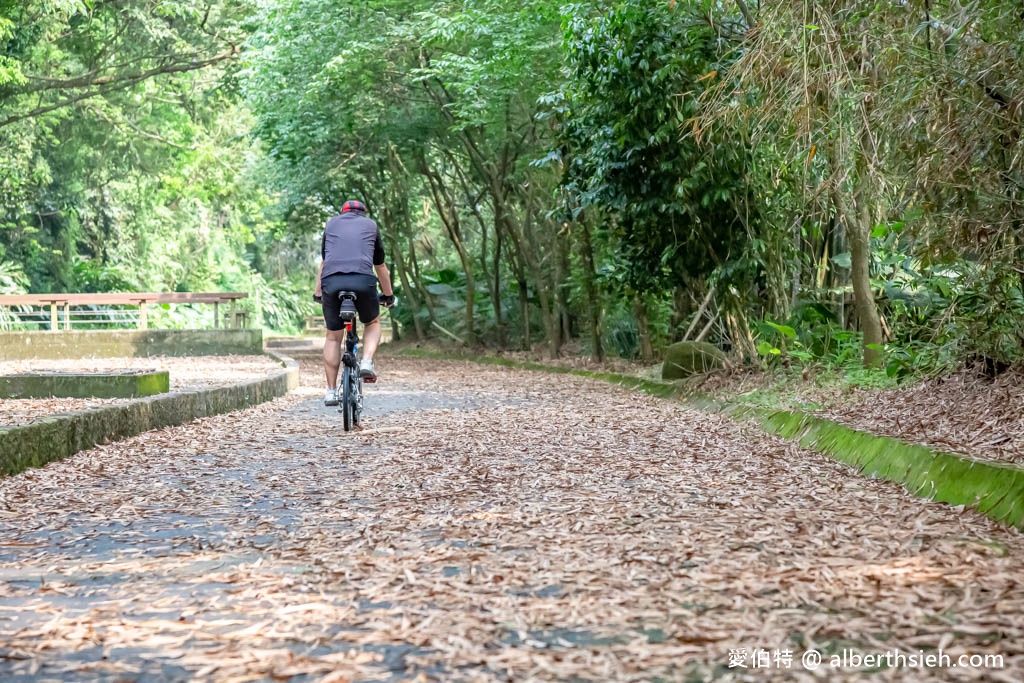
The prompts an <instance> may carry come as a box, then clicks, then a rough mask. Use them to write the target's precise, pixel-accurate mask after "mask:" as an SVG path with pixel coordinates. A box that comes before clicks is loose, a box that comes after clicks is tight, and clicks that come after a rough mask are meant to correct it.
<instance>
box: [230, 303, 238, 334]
mask: <svg viewBox="0 0 1024 683" xmlns="http://www.w3.org/2000/svg"><path fill="white" fill-rule="evenodd" d="M236 327H238V316H237V314H236V313H235V300H234V299H232V300H231V328H232V329H234V328H236Z"/></svg>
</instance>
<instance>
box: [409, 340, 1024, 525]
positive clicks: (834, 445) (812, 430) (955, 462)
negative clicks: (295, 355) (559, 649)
mask: <svg viewBox="0 0 1024 683" xmlns="http://www.w3.org/2000/svg"><path fill="white" fill-rule="evenodd" d="M403 353H404V355H408V356H417V357H424V358H444V359H449V360H466V361H472V362H475V363H483V364H487V365H501V366H505V367H511V368H519V369H523V370H535V371H540V372H550V373H557V374H570V375H576V376H579V377H589V378H592V379H599V380H603V381H605V382H610V383H612V384H616V385H618V386H624V387H629V388H631V389H637V390H639V391H643V392H645V393H648V394H652V395H654V396H659V397H661V398H673V399H677V400H680V401H684V402H686V403H687V404H688V405H691V406H693V407H695V408H699V409H701V410H704V411H707V412H714V413H719V414H722V415H726V416H728V417H730V418H733V419H736V420H749V421H753V422H755V423H756V424H757V425H759V426H760V427H761V428H762V429H764V430H765V431H767V432H770V433H772V434H776V435H778V436H781V437H783V438H786V439H792V440H794V441H798V442H799V443H800V445H802V446H804V447H806V448H810V449H813V450H816V451H819V452H821V453H825V454H827V455H829V456H831V457H833V458H835V459H836V460H839V461H841V462H844V463H846V464H848V465H851V466H853V467H855V468H857V470H858V471H859V472H860V473H861V474H864V475H866V476H870V477H877V478H879V479H885V480H888V481H893V482H897V483H900V484H902V485H903V486H905V487H906V489H907V490H908V491H910V492H911V493H913V494H915V495H917V496H920V497H922V498H927V499H929V500H935V501H939V502H943V503H949V504H950V505H962V506H964V507H968V508H973V509H976V510H978V511H980V512H982V513H984V514H985V515H987V516H989V517H991V518H992V519H995V520H997V521H999V522H1003V523H1005V524H1009V525H1011V526H1015V527H1018V528H1024V469H1021V468H1018V467H1014V466H1012V465H1001V464H997V463H991V462H985V461H980V460H973V459H971V458H968V457H966V456H962V455H955V454H953V453H944V452H942V451H936V450H932V449H930V448H926V447H925V446H919V445H915V444H908V443H904V442H902V441H899V440H898V439H893V438H890V437H885V436H876V435H874V434H870V433H868V432H863V431H860V430H856V429H852V428H850V427H846V426H844V425H841V424H838V423H836V422H832V421H830V420H826V419H824V418H820V417H816V416H813V415H808V414H806V413H800V412H796V411H788V410H771V409H768V408H761V407H757V406H750V405H745V404H741V403H725V402H721V401H716V400H714V399H711V398H708V397H706V396H700V395H693V394H688V393H686V392H684V391H683V390H682V389H681V388H680V387H678V386H676V385H674V384H670V383H668V382H658V381H654V380H646V379H642V378H639V377H632V376H629V375H620V374H617V373H611V372H590V371H587V370H576V369H573V368H560V367H555V366H550V365H543V364H541V363H529V362H522V361H514V360H509V359H507V358H496V357H493V356H458V355H450V354H437V353H431V352H427V351H419V350H412V349H410V350H406V351H405V352H403Z"/></svg>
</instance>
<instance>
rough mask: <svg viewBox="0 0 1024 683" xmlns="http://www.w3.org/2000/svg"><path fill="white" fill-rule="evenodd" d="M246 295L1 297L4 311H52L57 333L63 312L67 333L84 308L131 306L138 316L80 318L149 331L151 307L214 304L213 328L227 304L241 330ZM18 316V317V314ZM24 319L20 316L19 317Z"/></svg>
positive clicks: (104, 313)
mask: <svg viewBox="0 0 1024 683" xmlns="http://www.w3.org/2000/svg"><path fill="white" fill-rule="evenodd" d="M248 297H249V295H248V294H246V293H245V292H125V293H121V292H118V293H104V294H72V293H61V294H14V295H7V296H0V308H7V309H18V308H29V309H32V308H40V309H43V310H45V309H47V308H49V309H50V329H51V330H53V331H57V330H59V329H61V326H60V324H59V323H60V318H61V316H60V315H59V312H60V311H63V314H64V315H63V322H64V325H63V329H65V330H70V329H71V318H72V315H71V313H72V312H71V308H72V307H83V306H99V307H113V306H130V307H134V308H136V309H137V315H134V316H133V315H131V314H130V313H129V312H128V311H125V310H124V309H115V308H107V309H102V308H101V309H99V310H91V311H86V312H85V314H84V315H80V316H79V317H80V318H85V319H86V320H87V321H88V322H89V323H92V324H99V323H115V324H117V323H124V322H134V323H135V324H136V326H137V327H138V328H139V329H140V330H145V329H148V327H149V317H148V310H147V307H148V306H150V305H160V304H213V326H214V327H215V328H216V327H220V322H221V315H220V305H221V304H227V305H228V306H230V311H229V312H228V313H227V314H226V316H225V320H224V323H225V326H226V327H230V328H239V327H242V326H243V325H244V324H247V323H248V313H247V312H244V311H239V310H238V309H237V304H238V301H239V299H246V298H248ZM16 315H17V314H16ZM18 317H19V318H20V315H19V316H18Z"/></svg>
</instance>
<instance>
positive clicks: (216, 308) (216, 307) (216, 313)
mask: <svg viewBox="0 0 1024 683" xmlns="http://www.w3.org/2000/svg"><path fill="white" fill-rule="evenodd" d="M218 327H220V302H219V301H214V302H213V329H217V328H218Z"/></svg>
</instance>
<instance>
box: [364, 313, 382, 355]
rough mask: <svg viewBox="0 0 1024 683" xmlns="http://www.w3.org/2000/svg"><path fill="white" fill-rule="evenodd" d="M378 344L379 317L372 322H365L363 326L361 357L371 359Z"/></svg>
mask: <svg viewBox="0 0 1024 683" xmlns="http://www.w3.org/2000/svg"><path fill="white" fill-rule="evenodd" d="M379 345H380V318H377V319H376V320H374V321H373V322H372V323H367V324H366V325H365V326H364V327H363V358H364V359H366V360H369V361H372V360H373V356H374V354H375V353H377V347H378V346H379Z"/></svg>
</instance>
